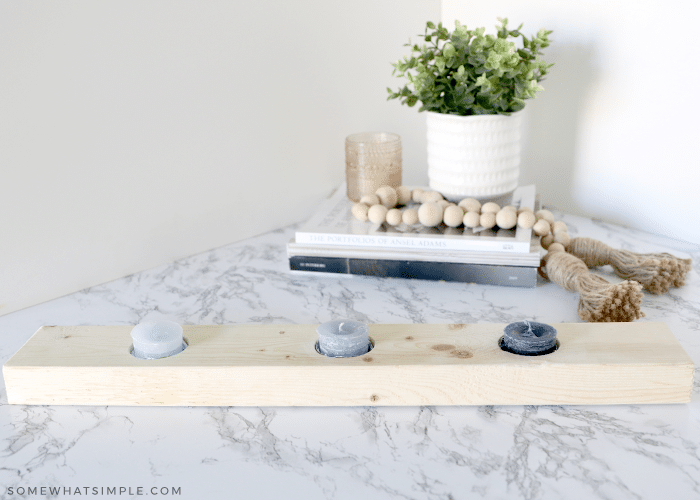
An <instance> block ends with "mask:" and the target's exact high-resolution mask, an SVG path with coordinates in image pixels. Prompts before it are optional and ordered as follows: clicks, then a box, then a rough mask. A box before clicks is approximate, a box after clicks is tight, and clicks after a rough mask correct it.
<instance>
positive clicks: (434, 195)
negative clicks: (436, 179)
mask: <svg viewBox="0 0 700 500" xmlns="http://www.w3.org/2000/svg"><path fill="white" fill-rule="evenodd" d="M444 199H445V198H443V196H442V195H441V194H440V193H438V192H437V191H425V192H424V193H423V197H422V200H423V201H422V202H423V203H437V202H438V201H440V200H444Z"/></svg>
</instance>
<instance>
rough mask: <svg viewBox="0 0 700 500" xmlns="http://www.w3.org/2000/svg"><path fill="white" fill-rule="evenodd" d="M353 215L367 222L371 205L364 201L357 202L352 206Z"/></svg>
mask: <svg viewBox="0 0 700 500" xmlns="http://www.w3.org/2000/svg"><path fill="white" fill-rule="evenodd" d="M351 210H352V215H353V216H354V217H355V218H356V219H357V220H359V221H362V222H367V212H368V211H369V207H368V206H367V205H365V204H364V203H355V204H354V205H353V206H352V209H351Z"/></svg>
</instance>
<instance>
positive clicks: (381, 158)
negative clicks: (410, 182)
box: [345, 132, 401, 201]
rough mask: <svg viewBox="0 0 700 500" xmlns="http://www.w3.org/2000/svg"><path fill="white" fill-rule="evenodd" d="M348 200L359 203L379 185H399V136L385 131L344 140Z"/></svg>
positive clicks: (363, 133)
mask: <svg viewBox="0 0 700 500" xmlns="http://www.w3.org/2000/svg"><path fill="white" fill-rule="evenodd" d="M345 176H346V180H347V188H348V190H347V192H348V198H350V199H351V200H352V201H360V198H362V197H363V196H364V195H366V194H374V192H375V191H376V190H377V188H378V187H380V186H392V187H398V186H400V185H401V137H399V136H398V135H396V134H391V133H388V132H361V133H359V134H352V135H349V136H348V137H347V138H346V139H345Z"/></svg>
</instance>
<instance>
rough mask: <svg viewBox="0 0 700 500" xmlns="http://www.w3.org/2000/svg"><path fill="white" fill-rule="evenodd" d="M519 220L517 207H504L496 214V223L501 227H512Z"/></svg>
mask: <svg viewBox="0 0 700 500" xmlns="http://www.w3.org/2000/svg"><path fill="white" fill-rule="evenodd" d="M517 222H518V216H517V215H516V213H515V209H513V210H511V209H509V208H502V209H500V210H499V211H498V213H497V214H496V225H497V226H498V227H500V228H501V229H511V228H513V227H515V224H516V223H517Z"/></svg>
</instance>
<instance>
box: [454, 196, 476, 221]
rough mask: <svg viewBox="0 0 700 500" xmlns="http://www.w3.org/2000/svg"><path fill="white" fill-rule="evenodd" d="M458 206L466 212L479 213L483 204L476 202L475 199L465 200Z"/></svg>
mask: <svg viewBox="0 0 700 500" xmlns="http://www.w3.org/2000/svg"><path fill="white" fill-rule="evenodd" d="M457 205H458V206H460V207H462V208H463V209H464V211H465V212H476V213H479V211H480V210H481V203H480V202H479V200H475V199H474V198H464V199H463V200H462V201H460V202H459V203H458V204H457ZM474 227H476V226H474Z"/></svg>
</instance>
